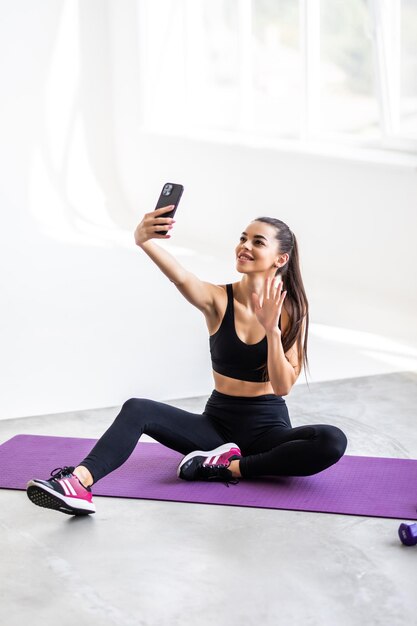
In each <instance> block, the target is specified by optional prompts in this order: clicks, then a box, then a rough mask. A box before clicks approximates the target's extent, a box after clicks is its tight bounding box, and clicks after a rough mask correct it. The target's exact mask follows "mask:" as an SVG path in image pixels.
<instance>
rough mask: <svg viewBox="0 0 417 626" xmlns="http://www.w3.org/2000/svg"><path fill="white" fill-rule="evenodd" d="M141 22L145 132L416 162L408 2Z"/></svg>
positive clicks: (151, 7) (170, 12)
mask: <svg viewBox="0 0 417 626" xmlns="http://www.w3.org/2000/svg"><path fill="white" fill-rule="evenodd" d="M138 15H139V29H138V32H139V44H140V57H141V59H142V72H141V75H142V79H141V83H142V84H141V88H142V94H143V97H144V107H143V109H142V113H143V118H142V124H143V127H144V128H145V129H147V130H149V129H151V130H157V131H162V132H164V131H167V132H172V131H174V132H177V133H187V132H189V133H193V132H204V131H206V132H207V131H214V130H216V131H220V132H221V131H223V132H233V133H238V134H240V135H241V136H246V137H248V136H251V135H258V136H262V135H267V136H268V138H270V139H271V138H273V137H275V138H277V139H289V140H291V139H292V140H293V141H298V142H305V143H308V142H310V143H312V142H318V141H321V142H323V141H327V142H339V143H345V144H350V145H352V144H353V145H358V146H362V147H363V146H368V147H372V148H386V149H394V150H400V151H405V152H407V151H409V152H416V151H417V36H416V33H417V0H349V1H347V2H342V1H335V0H239V1H237V2H230V0H211V2H206V1H204V0H175V1H174V0H138ZM167 98H168V99H169V101H170V103H171V104H172V106H170V110H169V111H168V112H167V107H166V106H164V105H165V104H166V100H167Z"/></svg>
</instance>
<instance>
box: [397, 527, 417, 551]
mask: <svg viewBox="0 0 417 626" xmlns="http://www.w3.org/2000/svg"><path fill="white" fill-rule="evenodd" d="M398 536H399V538H400V539H401V541H402V542H403V544H404V545H405V546H415V545H416V544H417V524H400V527H399V529H398Z"/></svg>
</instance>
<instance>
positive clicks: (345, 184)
mask: <svg viewBox="0 0 417 626" xmlns="http://www.w3.org/2000/svg"><path fill="white" fill-rule="evenodd" d="M0 8H1V19H0V60H1V61H0V62H1V66H0V85H1V88H2V98H1V103H0V106H1V114H0V134H1V137H2V140H1V142H0V168H1V172H2V175H1V182H0V207H1V209H0V216H1V217H0V219H1V224H0V267H1V271H0V289H1V309H0V346H1V354H0V386H1V390H0V418H2V419H5V418H10V417H16V416H24V415H35V414H41V413H55V412H60V411H68V410H72V409H74V410H75V409H81V408H92V407H100V406H111V405H118V404H120V403H121V402H123V400H124V399H126V398H128V397H130V396H133V395H134V396H148V397H153V398H155V399H168V398H174V397H183V396H187V395H197V394H203V393H208V392H209V390H210V388H211V375H210V368H209V359H208V353H207V345H208V340H207V335H206V331H205V327H204V323H203V320H202V318H201V315H200V314H199V313H198V312H197V311H195V310H193V309H192V308H191V307H189V306H188V304H187V303H186V302H185V301H183V300H182V298H181V296H180V295H179V294H178V293H177V292H176V290H175V288H173V286H172V285H171V284H170V283H169V282H168V281H167V279H166V278H165V277H163V276H161V275H160V273H159V272H158V271H157V270H156V269H155V268H154V267H153V266H152V264H151V263H150V262H149V261H148V260H147V258H146V257H145V256H144V255H143V254H142V253H141V252H140V251H139V250H138V249H136V248H135V247H134V245H133V240H132V236H131V232H132V230H133V228H134V226H135V224H136V221H137V219H138V218H139V217H140V216H141V214H142V213H143V212H144V211H145V210H150V209H151V208H153V206H154V203H155V200H156V195H157V194H158V193H159V190H160V187H161V185H162V183H163V182H165V181H166V180H172V181H174V182H182V183H183V184H184V185H185V194H184V197H183V201H182V202H181V207H180V209H179V210H178V222H177V225H176V228H175V235H174V237H173V241H172V245H174V244H175V245H177V246H180V247H182V249H179V250H178V249H176V250H175V251H176V252H177V253H178V257H179V258H180V260H181V261H182V262H183V263H185V264H186V265H187V266H188V267H190V269H193V270H194V271H196V272H198V273H199V275H200V276H201V277H202V278H204V279H207V280H213V281H218V282H226V281H229V280H234V279H235V278H236V277H237V274H236V272H235V270H234V263H233V248H234V245H235V242H236V238H237V236H238V235H239V233H240V232H241V230H242V229H243V227H244V226H245V225H246V224H247V222H248V221H249V220H250V219H252V218H253V217H255V216H256V215H259V214H261V213H262V214H272V215H275V216H278V217H280V218H281V219H283V220H285V221H287V222H288V223H289V225H290V227H291V228H292V229H293V230H294V231H295V233H296V235H297V237H298V239H299V242H300V248H301V254H302V262H303V271H304V276H305V282H306V287H307V290H308V293H309V296H310V302H311V306H312V319H313V321H316V322H322V323H329V324H332V325H335V326H337V325H340V326H346V327H348V328H356V329H361V330H372V331H375V332H380V333H381V334H385V335H387V336H392V337H400V338H405V339H410V340H415V338H416V330H415V327H414V325H413V324H412V320H413V318H414V317H415V312H416V304H417V303H416V297H417V296H416V289H415V283H416V280H415V267H416V263H417V252H416V246H415V242H414V239H415V233H416V211H415V209H416V180H417V177H416V169H415V168H412V167H408V166H403V167H399V166H388V165H377V164H367V163H355V162H353V161H350V160H343V159H342V160H340V159H337V160H336V159H331V158H324V157H318V156H313V155H309V156H308V155H302V154H297V153H289V152H284V151H278V150H274V149H270V148H254V147H242V146H238V145H233V144H231V145H221V144H220V143H216V142H209V141H201V140H200V141H197V140H192V139H181V138H175V137H160V136H159V137H158V136H152V135H145V134H143V133H142V132H141V131H140V128H139V124H138V112H139V110H140V97H139V92H138V66H137V61H136V57H135V36H136V27H135V22H134V19H133V18H134V17H135V3H134V2H131V1H130V0H129V1H127V0H125V1H121V2H118V3H116V2H111V1H109V2H101V1H100V2H98V1H97V0H90V1H89V2H88V3H85V2H84V3H82V2H81V3H79V4H78V3H76V2H73V1H70V2H67V3H66V2H59V1H57V0H48V1H47V0H43V1H42V2H37V3H33V2H32V1H31V0H17V2H14V3H6V2H3V3H2V4H1V5H0ZM167 106H169V102H167ZM272 187H274V191H271V188H272ZM122 229H124V232H122ZM170 244H171V242H170ZM196 250H198V253H196ZM410 320H411V322H410Z"/></svg>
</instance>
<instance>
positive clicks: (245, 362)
mask: <svg viewBox="0 0 417 626" xmlns="http://www.w3.org/2000/svg"><path fill="white" fill-rule="evenodd" d="M168 210H169V207H161V208H159V209H156V210H155V211H152V212H151V213H147V214H146V215H145V216H144V217H143V219H142V221H141V222H140V224H139V225H138V227H137V228H136V231H135V242H136V245H137V246H138V247H139V248H140V249H141V250H143V251H144V252H145V253H146V254H147V255H148V256H149V258H150V259H151V260H152V261H153V262H154V263H155V264H156V265H157V266H158V267H159V269H160V270H161V271H162V272H163V273H164V274H165V275H166V276H167V277H168V278H169V279H170V280H171V282H172V283H173V284H174V285H175V286H176V287H177V289H178V290H179V291H180V293H181V294H182V295H183V296H184V297H185V298H186V299H187V300H188V302H190V303H191V304H192V305H193V306H195V307H197V308H198V309H199V310H200V311H201V312H202V313H203V315H204V317H205V320H206V324H207V327H208V331H209V335H210V350H211V357H212V364H213V377H214V390H213V392H212V394H211V396H210V398H209V399H208V401H207V404H206V407H205V410H204V412H203V413H202V414H201V415H200V414H194V413H190V412H188V411H184V410H182V409H179V408H176V407H173V406H170V405H167V404H164V403H162V402H156V401H153V400H148V399H144V398H131V399H129V400H127V401H126V402H125V403H124V404H123V406H122V409H121V411H120V413H119V415H118V416H117V417H116V419H115V421H114V422H113V424H112V425H111V426H110V428H109V429H108V430H107V431H106V432H105V433H104V435H103V436H102V437H101V438H100V439H99V441H98V442H97V443H96V445H95V446H94V448H93V449H92V450H91V452H90V453H89V454H88V455H87V457H86V458H85V459H84V460H83V461H81V462H80V464H79V465H78V466H77V467H65V468H63V469H62V470H59V471H58V472H55V473H54V474H53V475H52V477H51V478H50V479H49V480H38V479H34V480H31V481H30V482H29V484H28V489H27V493H28V496H29V498H30V499H31V500H32V502H34V503H35V504H37V505H39V506H43V507H46V508H52V509H56V510H60V511H62V512H64V513H68V514H73V515H85V514H88V513H94V511H95V507H94V504H93V501H92V495H91V485H92V484H93V483H95V482H97V481H98V480H100V479H101V478H103V477H104V476H106V475H107V474H109V473H110V472H112V471H114V470H115V469H117V468H118V467H119V466H120V465H122V464H123V463H124V462H125V461H126V460H127V459H128V458H129V456H130V455H131V453H132V452H133V450H134V448H135V447H136V444H137V442H138V440H139V438H140V437H141V435H142V434H143V433H146V434H148V435H150V436H151V437H153V438H154V439H156V440H157V441H159V442H160V443H162V444H163V445H165V446H167V447H169V448H172V449H174V450H176V451H178V452H181V453H182V454H184V455H185V456H184V458H183V460H182V461H181V462H180V464H179V466H178V470H177V475H178V477H179V478H181V479H183V480H203V481H211V480H217V481H224V482H226V483H236V482H237V481H238V479H239V478H250V477H254V476H265V475H275V476H308V475H311V474H315V473H317V472H320V471H322V470H324V469H326V468H328V467H329V466H330V465H332V464H334V463H336V462H337V461H338V460H339V459H340V458H341V457H342V455H343V454H344V452H345V449H346V445H347V440H346V437H345V435H344V433H343V432H342V431H341V430H340V429H339V428H336V427H335V426H329V425H324V424H317V425H314V426H300V427H295V428H293V427H292V425H291V422H290V417H289V414H288V409H287V406H286V403H285V400H284V397H283V396H285V395H287V394H288V393H289V392H290V390H291V388H292V386H293V385H294V383H295V381H296V379H297V377H298V376H299V374H300V371H301V369H302V366H303V363H304V362H305V361H306V346H307V332H308V301H307V298H306V295H305V291H304V286H303V282H302V278H301V273H300V268H299V258H298V246H297V241H296V238H295V236H294V235H293V233H292V232H291V230H290V229H289V227H288V226H287V225H286V224H285V223H284V222H282V221H280V220H277V219H275V218H268V217H261V218H257V219H256V220H254V221H253V222H251V223H250V224H249V225H248V226H247V227H246V229H245V230H244V231H243V233H242V235H241V237H240V240H239V243H238V245H237V246H236V266H237V269H238V271H239V272H240V273H241V274H242V278H241V280H240V281H238V282H236V283H234V284H221V285H215V284H212V283H208V282H203V281H201V280H200V279H199V278H197V276H195V275H194V274H192V273H191V272H189V271H187V270H186V269H185V268H184V267H182V265H180V263H178V261H177V260H176V259H175V258H174V257H173V256H172V255H171V254H170V253H169V252H167V251H166V250H164V249H163V248H161V247H160V246H158V245H157V244H155V242H152V241H151V240H152V239H168V238H170V236H171V235H170V233H171V232H172V229H173V228H174V223H175V220H174V219H173V218H171V217H167V215H166V213H167V211H168ZM283 287H285V289H283Z"/></svg>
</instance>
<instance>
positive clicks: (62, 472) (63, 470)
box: [51, 466, 74, 480]
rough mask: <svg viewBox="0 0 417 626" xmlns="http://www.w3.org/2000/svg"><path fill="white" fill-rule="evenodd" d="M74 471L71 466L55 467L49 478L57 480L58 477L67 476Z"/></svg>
mask: <svg viewBox="0 0 417 626" xmlns="http://www.w3.org/2000/svg"><path fill="white" fill-rule="evenodd" d="M73 471H74V468H73V467H67V466H65V467H56V468H55V469H54V470H52V472H51V478H54V479H55V480H57V479H58V478H62V477H63V476H69V475H70V474H72V472H73Z"/></svg>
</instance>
